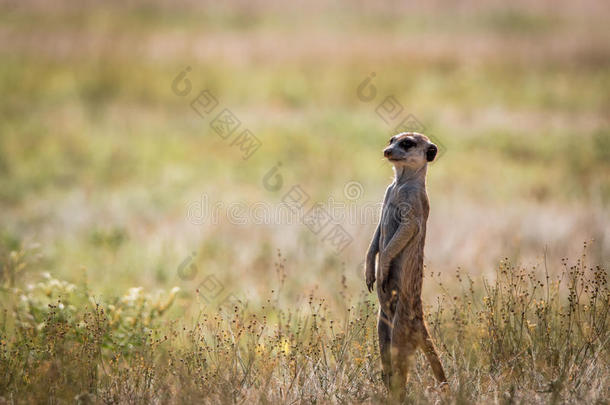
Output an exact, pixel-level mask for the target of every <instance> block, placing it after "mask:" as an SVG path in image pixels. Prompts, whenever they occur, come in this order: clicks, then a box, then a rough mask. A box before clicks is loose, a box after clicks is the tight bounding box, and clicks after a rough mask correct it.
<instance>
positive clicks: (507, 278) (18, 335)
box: [0, 247, 610, 404]
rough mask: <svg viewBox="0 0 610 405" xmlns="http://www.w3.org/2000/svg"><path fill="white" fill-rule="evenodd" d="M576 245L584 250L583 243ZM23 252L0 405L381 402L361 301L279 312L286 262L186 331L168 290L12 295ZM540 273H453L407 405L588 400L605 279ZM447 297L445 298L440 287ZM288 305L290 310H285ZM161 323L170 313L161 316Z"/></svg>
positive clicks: (600, 382)
mask: <svg viewBox="0 0 610 405" xmlns="http://www.w3.org/2000/svg"><path fill="white" fill-rule="evenodd" d="M585 248H586V247H585ZM28 256H29V255H28V252H24V251H21V252H12V253H11V254H10V258H9V259H8V260H7V263H10V265H7V266H5V267H4V268H3V273H2V274H3V275H4V276H5V279H4V280H3V289H2V298H3V302H5V303H8V305H7V307H6V309H5V312H4V314H3V317H2V323H1V325H2V327H1V329H0V333H1V335H0V338H1V345H2V346H1V350H0V364H1V368H0V369H1V370H2V372H1V375H0V393H2V395H3V396H4V399H3V401H5V402H8V403H32V402H36V403H39V402H51V403H63V402H71V401H76V402H78V403H194V402H195V403H251V402H263V403H294V402H308V403H309V402H320V403H355V402H357V403H377V402H379V401H384V400H385V398H386V393H385V390H384V388H383V384H382V382H381V378H380V367H379V356H378V350H377V346H376V325H375V312H376V304H375V303H373V302H371V300H370V299H371V297H369V296H365V295H364V294H363V295H360V296H358V297H352V296H350V294H349V292H348V290H347V287H346V286H344V287H343V288H342V289H341V290H340V297H341V300H339V301H338V302H328V301H327V300H325V299H321V298H318V297H317V296H316V293H315V292H311V293H310V294H309V295H307V296H305V297H303V299H302V300H301V302H300V303H299V304H298V305H296V306H295V305H294V303H291V304H290V305H287V304H284V303H282V301H284V300H285V299H286V298H288V297H283V294H282V287H283V284H284V282H285V271H286V269H285V266H286V261H285V260H283V259H282V257H281V256H279V255H278V260H277V262H276V264H275V267H276V270H277V274H278V280H277V281H276V288H277V291H276V292H271V295H269V299H268V300H267V301H266V303H264V304H263V305H260V306H253V305H250V304H249V303H247V302H240V301H236V302H234V303H225V304H223V305H221V306H220V307H219V308H218V309H217V310H214V308H210V307H209V306H205V305H199V306H198V308H199V312H196V316H195V317H193V318H192V319H182V320H169V318H164V316H163V315H164V313H165V311H166V310H167V309H168V308H169V307H170V306H171V305H172V302H173V300H174V298H175V296H176V291H175V290H174V291H172V292H170V293H169V296H168V295H165V294H162V295H160V296H156V297H152V296H149V295H146V294H143V293H142V291H141V290H140V289H131V290H130V291H129V292H128V293H127V294H125V295H124V296H123V297H122V298H120V299H118V300H114V301H108V302H105V301H101V300H100V299H99V298H95V297H94V296H93V295H92V294H91V292H90V291H89V290H88V289H87V287H86V286H85V285H83V286H75V285H72V284H69V283H66V282H62V281H59V280H56V279H53V278H51V277H50V276H46V280H45V281H43V282H40V283H38V284H36V285H30V286H27V287H23V286H22V285H21V283H20V282H19V277H18V275H19V273H20V269H21V270H23V269H25V268H27V267H28V266H29V267H32V266H33V265H32V264H31V263H30V264H28ZM550 270H553V269H547V268H546V267H544V268H542V269H537V268H535V267H534V268H532V269H529V270H526V269H523V268H520V267H516V266H513V265H511V263H509V262H508V261H502V262H501V263H500V265H499V266H498V269H497V275H496V278H495V280H487V279H477V280H473V279H472V278H471V277H470V276H469V275H467V274H463V273H462V272H459V271H458V272H457V273H456V275H455V276H456V279H457V280H456V283H455V284H454V286H453V287H452V288H451V290H452V291H450V290H448V289H447V288H445V286H444V284H443V283H442V282H440V281H437V280H436V277H435V276H434V275H428V277H427V283H433V282H435V281H436V282H438V290H439V291H441V294H440V295H439V297H438V301H437V303H436V304H435V305H432V306H430V307H429V308H428V310H427V312H428V322H429V326H430V329H431V331H432V333H433V335H434V338H435V340H436V342H437V345H438V346H439V348H440V351H441V356H442V361H443V363H444V365H445V368H446V371H447V373H448V375H449V385H450V389H449V391H448V392H443V391H441V390H439V389H438V388H437V387H436V383H435V381H434V380H433V377H432V375H431V372H430V370H429V369H428V366H427V362H425V360H424V358H423V356H421V355H419V356H418V358H417V362H416V366H415V368H414V370H412V374H411V378H410V380H409V383H408V386H407V392H408V396H407V399H408V402H410V403H436V402H438V401H440V402H441V403H458V404H461V403H464V404H466V403H482V402H502V403H534V402H536V403H539V402H547V403H553V404H554V403H577V402H588V403H603V402H604V401H605V400H607V398H608V395H610V392H609V386H608V384H607V382H608V378H609V375H610V364H609V362H608V360H609V352H608V343H609V339H610V333H609V331H610V329H609V322H610V316H609V313H608V311H609V310H610V294H609V293H610V290H609V288H608V283H607V282H608V280H607V278H608V273H607V270H606V269H604V268H601V267H599V266H590V265H589V264H588V260H587V258H586V254H583V255H582V257H581V258H580V259H578V260H577V261H576V262H575V263H574V264H568V261H567V260H565V261H564V264H563V266H562V269H561V271H560V272H558V273H559V274H560V276H559V277H551V276H549V271H550ZM455 286H459V288H460V290H459V291H453V290H455V288H456V287H455ZM289 302H293V300H289ZM170 318H171V317H170Z"/></svg>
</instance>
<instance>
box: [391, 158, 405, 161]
mask: <svg viewBox="0 0 610 405" xmlns="http://www.w3.org/2000/svg"><path fill="white" fill-rule="evenodd" d="M388 160H389V161H390V162H402V161H403V160H404V159H398V158H388Z"/></svg>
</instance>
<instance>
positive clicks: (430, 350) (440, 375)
mask: <svg viewBox="0 0 610 405" xmlns="http://www.w3.org/2000/svg"><path fill="white" fill-rule="evenodd" d="M423 335H424V336H423V341H422V349H423V351H424V354H425V355H426V358H427V359H428V361H429V362H430V366H431V367H432V372H433V373H434V376H435V377H436V379H437V380H438V382H440V383H446V382H447V377H446V376H445V370H443V365H442V364H441V360H440V359H439V357H438V353H437V352H436V348H435V347H434V343H433V342H432V339H431V338H430V334H429V333H428V329H427V328H426V327H425V326H424V330H423Z"/></svg>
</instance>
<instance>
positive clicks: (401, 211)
mask: <svg viewBox="0 0 610 405" xmlns="http://www.w3.org/2000/svg"><path fill="white" fill-rule="evenodd" d="M437 152H438V148H437V147H436V145H434V144H433V143H432V142H430V140H429V139H428V137H426V136H425V135H422V134H419V133H416V132H404V133H401V134H398V135H396V136H393V137H392V138H391V139H390V142H389V145H388V146H387V147H386V148H385V149H384V151H383V155H384V157H385V158H386V159H388V161H390V163H392V164H393V165H394V172H395V178H394V182H392V184H390V185H389V186H388V188H387V190H386V192H385V197H384V200H383V208H382V212H381V219H380V222H379V225H378V226H377V230H376V231H375V235H374V236H373V240H372V241H371V244H370V246H369V249H368V252H367V256H366V261H365V263H366V265H365V277H366V285H367V288H368V290H369V292H371V291H372V289H373V285H374V283H375V280H376V279H377V296H378V298H379V315H378V319H377V332H378V334H379V350H380V352H381V365H382V375H383V380H384V383H385V384H386V385H387V386H388V388H390V389H391V390H392V391H394V392H399V393H402V394H401V395H404V390H405V385H406V382H407V377H408V370H409V365H410V362H411V360H412V357H413V354H414V352H415V350H416V349H417V348H418V347H420V348H422V349H423V351H424V353H425V355H426V357H427V359H428V361H429V362H430V365H431V366H432V371H433V372H434V375H435V377H436V379H437V380H438V381H439V382H440V383H446V382H447V379H446V377H445V372H444V370H443V366H442V364H441V362H440V360H439V357H438V354H437V352H436V349H435V348H434V344H433V343H432V340H431V338H430V334H429V333H428V330H427V328H426V325H425V323H424V313H423V308H422V300H421V290H422V278H423V267H424V244H425V239H426V221H427V219H428V213H429V210H430V205H429V202H428V195H427V193H426V171H427V168H428V162H431V161H433V160H434V158H435V157H436V154H437ZM378 253H379V258H378V260H377V273H375V261H376V260H375V259H376V257H377V254H378Z"/></svg>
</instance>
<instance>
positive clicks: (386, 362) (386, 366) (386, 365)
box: [377, 308, 392, 389]
mask: <svg viewBox="0 0 610 405" xmlns="http://www.w3.org/2000/svg"><path fill="white" fill-rule="evenodd" d="M377 333H378V334H379V352H380V354H381V369H382V371H381V376H382V379H383V383H384V384H385V385H386V387H387V388H388V389H389V388H390V380H391V378H392V356H391V353H390V346H391V344H392V320H391V319H390V318H389V317H388V316H387V315H386V314H385V312H383V310H382V309H381V308H379V315H378V316H377Z"/></svg>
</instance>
